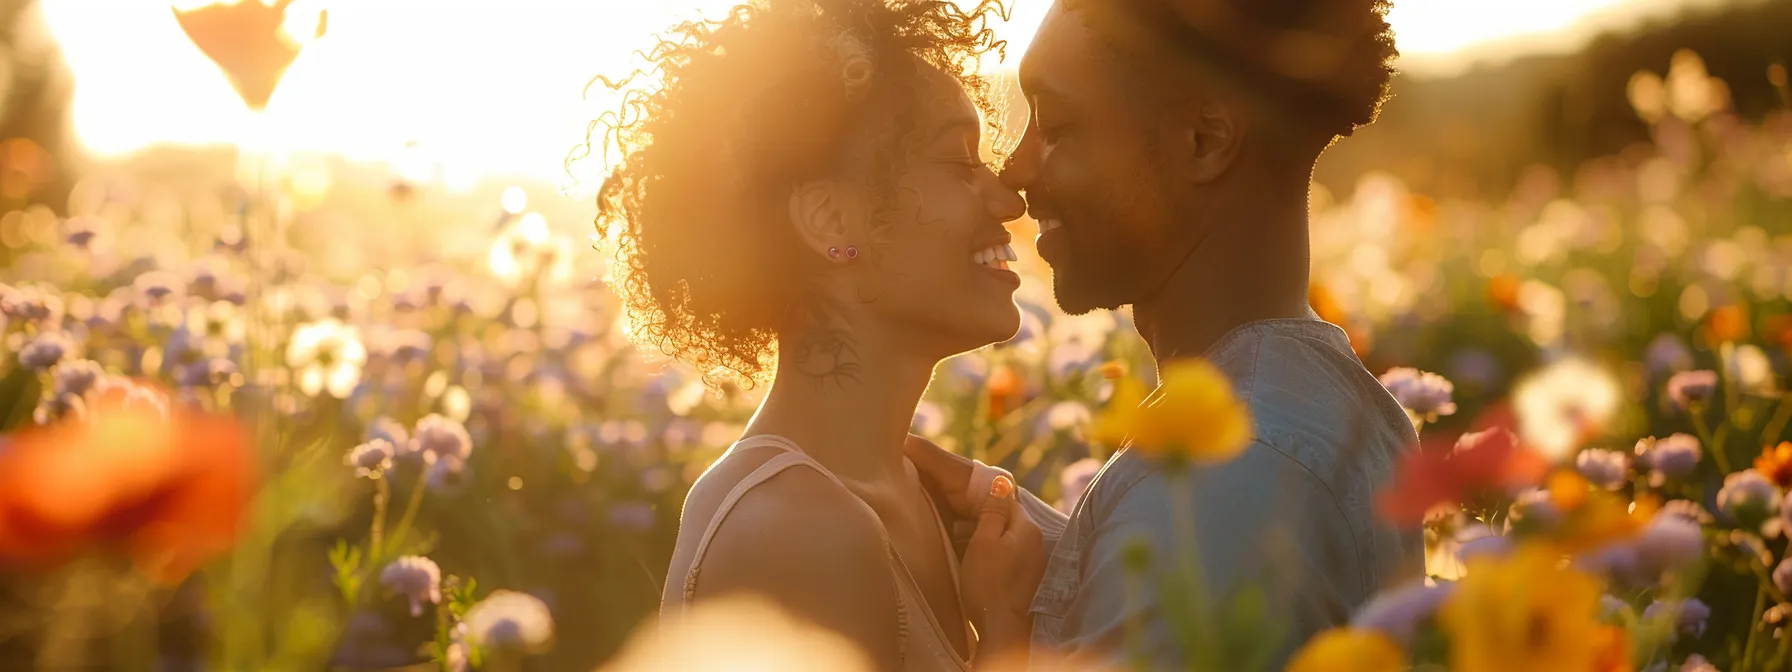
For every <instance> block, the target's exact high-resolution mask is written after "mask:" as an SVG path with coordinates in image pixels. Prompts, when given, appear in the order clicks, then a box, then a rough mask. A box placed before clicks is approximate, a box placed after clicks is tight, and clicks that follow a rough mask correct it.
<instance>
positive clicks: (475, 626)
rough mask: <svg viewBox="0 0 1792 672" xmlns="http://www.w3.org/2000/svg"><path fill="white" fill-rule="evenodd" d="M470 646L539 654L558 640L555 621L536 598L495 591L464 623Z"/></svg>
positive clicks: (479, 604) (543, 604)
mask: <svg viewBox="0 0 1792 672" xmlns="http://www.w3.org/2000/svg"><path fill="white" fill-rule="evenodd" d="M461 626H462V627H463V628H465V632H466V637H467V642H468V643H470V644H473V645H474V646H479V647H488V648H493V649H518V650H524V651H539V650H541V649H542V648H543V647H545V646H547V644H548V642H549V641H550V640H552V639H553V637H554V617H553V614H552V613H551V612H549V611H548V605H547V603H546V602H543V601H541V598H538V597H536V596H534V595H530V594H528V593H520V592H516V591H511V590H495V591H492V594H491V595H487V596H486V598H485V599H484V600H481V601H480V602H479V603H478V604H475V605H473V608H471V609H468V610H467V615H466V616H465V617H464V618H462V619H461Z"/></svg>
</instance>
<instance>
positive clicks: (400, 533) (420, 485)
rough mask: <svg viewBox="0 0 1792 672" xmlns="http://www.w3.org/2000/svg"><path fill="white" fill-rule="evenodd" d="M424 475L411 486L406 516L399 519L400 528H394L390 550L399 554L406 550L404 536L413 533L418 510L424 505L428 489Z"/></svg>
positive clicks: (405, 510)
mask: <svg viewBox="0 0 1792 672" xmlns="http://www.w3.org/2000/svg"><path fill="white" fill-rule="evenodd" d="M427 487H428V486H427V484H425V483H424V482H423V475H422V474H418V475H417V483H416V484H415V485H412V486H411V499H410V501H408V502H405V504H404V515H403V516H402V517H400V518H399V519H398V526H397V527H394V528H392V545H391V547H390V549H388V550H391V551H393V552H398V551H400V550H401V549H403V548H404V536H405V534H406V533H408V532H410V531H411V521H412V520H415V519H416V518H417V508H418V507H420V506H422V504H423V491H424V490H425V489H427Z"/></svg>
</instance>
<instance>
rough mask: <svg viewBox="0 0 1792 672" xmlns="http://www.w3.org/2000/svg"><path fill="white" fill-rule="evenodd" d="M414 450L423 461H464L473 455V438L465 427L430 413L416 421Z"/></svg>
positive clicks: (437, 414) (413, 439)
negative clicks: (433, 459) (423, 457)
mask: <svg viewBox="0 0 1792 672" xmlns="http://www.w3.org/2000/svg"><path fill="white" fill-rule="evenodd" d="M415 434H416V435H415V437H414V438H412V439H411V441H413V442H414V443H415V450H416V451H417V452H420V453H423V455H424V456H425V459H429V458H431V457H433V458H437V459H442V458H446V459H453V460H465V459H467V457H468V456H470V455H472V454H473V437H472V436H471V435H469V434H468V433H467V428H466V426H464V425H462V424H460V423H458V422H455V421H454V420H452V419H450V418H448V417H447V416H444V415H442V414H440V413H431V414H429V415H426V416H423V419H421V420H418V421H417V427H416V431H415Z"/></svg>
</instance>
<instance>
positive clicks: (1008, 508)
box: [958, 476, 1045, 661]
mask: <svg viewBox="0 0 1792 672" xmlns="http://www.w3.org/2000/svg"><path fill="white" fill-rule="evenodd" d="M1041 545H1042V540H1041V538H1040V534H1039V526H1038V525H1035V524H1034V523H1033V519H1031V518H1029V517H1027V514H1026V513H1025V512H1023V511H1021V509H1020V504H1019V503H1018V502H1016V501H1015V498H1014V481H1012V480H1009V478H1008V477H1007V476H998V477H996V478H995V480H994V481H992V482H991V484H990V489H989V496H988V497H986V498H984V500H983V503H982V509H981V510H980V511H979V513H978V516H977V531H976V533H974V534H973V535H972V536H971V542H970V545H969V547H967V548H966V549H965V554H964V562H963V563H962V564H961V565H960V567H959V573H958V574H959V584H958V585H959V587H958V593H959V600H960V602H961V603H962V604H963V606H964V610H965V614H966V615H967V616H968V617H969V618H970V619H971V625H972V626H975V627H976V628H977V637H978V652H977V657H978V659H979V660H989V659H994V658H1001V659H1003V660H1009V661H1012V660H1014V658H1015V657H1016V656H1024V655H1025V654H1026V647H1027V643H1028V641H1029V639H1031V635H1032V630H1033V619H1032V616H1031V614H1030V613H1029V610H1030V608H1031V606H1032V604H1033V593H1034V592H1036V591H1038V590H1039V580H1040V578H1041V577H1043V576H1044V575H1045V557H1044V554H1043V551H1042V550H1041Z"/></svg>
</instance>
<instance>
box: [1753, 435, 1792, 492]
mask: <svg viewBox="0 0 1792 672" xmlns="http://www.w3.org/2000/svg"><path fill="white" fill-rule="evenodd" d="M1755 471H1759V472H1761V475H1762V476H1766V477H1767V480H1770V481H1773V482H1774V484H1775V485H1778V486H1780V487H1781V488H1785V487H1792V441H1781V442H1780V445H1777V446H1768V447H1766V448H1762V449H1761V456H1760V457H1757V458H1755Z"/></svg>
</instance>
